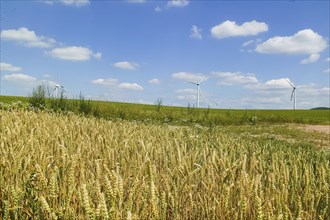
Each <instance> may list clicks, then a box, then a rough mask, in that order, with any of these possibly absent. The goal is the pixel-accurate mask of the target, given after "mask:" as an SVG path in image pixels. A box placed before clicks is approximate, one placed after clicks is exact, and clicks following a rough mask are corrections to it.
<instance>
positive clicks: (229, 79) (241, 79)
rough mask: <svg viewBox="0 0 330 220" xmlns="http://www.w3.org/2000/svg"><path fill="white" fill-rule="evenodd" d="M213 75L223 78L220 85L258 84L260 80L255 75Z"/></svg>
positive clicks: (230, 73)
mask: <svg viewBox="0 0 330 220" xmlns="http://www.w3.org/2000/svg"><path fill="white" fill-rule="evenodd" d="M213 75H214V76H215V77H218V78H221V81H219V82H218V84H219V85H236V84H254V83H258V79H257V78H256V77H255V75H253V74H243V73H240V72H214V73H213Z"/></svg>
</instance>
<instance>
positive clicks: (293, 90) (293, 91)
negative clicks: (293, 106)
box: [290, 87, 296, 101]
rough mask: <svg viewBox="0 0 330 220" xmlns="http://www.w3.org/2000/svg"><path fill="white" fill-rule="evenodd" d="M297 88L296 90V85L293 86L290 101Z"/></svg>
mask: <svg viewBox="0 0 330 220" xmlns="http://www.w3.org/2000/svg"><path fill="white" fill-rule="evenodd" d="M295 90H296V88H295V87H293V89H292V92H291V99H290V101H292V98H293V94H294V93H295Z"/></svg>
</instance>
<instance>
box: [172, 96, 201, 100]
mask: <svg viewBox="0 0 330 220" xmlns="http://www.w3.org/2000/svg"><path fill="white" fill-rule="evenodd" d="M176 98H177V99H178V100H188V101H195V100H196V95H178V96H176Z"/></svg>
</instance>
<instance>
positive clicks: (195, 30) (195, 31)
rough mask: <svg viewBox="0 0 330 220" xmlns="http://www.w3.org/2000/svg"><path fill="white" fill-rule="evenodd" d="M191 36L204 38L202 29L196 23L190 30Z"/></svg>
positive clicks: (199, 38)
mask: <svg viewBox="0 0 330 220" xmlns="http://www.w3.org/2000/svg"><path fill="white" fill-rule="evenodd" d="M190 31H191V32H190V37H191V38H194V39H198V40H201V39H202V29H201V28H198V27H197V26H196V25H193V26H192V27H191V30H190Z"/></svg>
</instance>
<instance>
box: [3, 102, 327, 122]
mask: <svg viewBox="0 0 330 220" xmlns="http://www.w3.org/2000/svg"><path fill="white" fill-rule="evenodd" d="M15 101H21V102H23V103H27V102H28V101H29V98H27V97H13V96H0V102H3V103H12V102H15ZM66 102H67V103H69V104H70V103H71V105H73V106H75V105H79V103H77V102H79V100H71V99H68V100H66ZM89 105H90V107H91V108H92V110H91V112H90V113H91V114H93V115H94V116H97V117H101V118H105V119H114V118H120V119H126V120H138V121H144V122H148V121H153V122H159V123H164V122H165V123H174V124H180V125H188V124H191V123H197V124H201V125H204V126H212V125H230V124H236V125H240V124H256V123H277V124H278V123H300V124H326V125H328V124H330V110H329V109H326V110H234V109H205V108H204V109H203V108H201V109H196V108H192V107H169V106H157V105H142V104H130V103H120V102H104V101H90V102H89ZM158 107H159V108H158ZM73 111H75V110H73Z"/></svg>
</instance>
